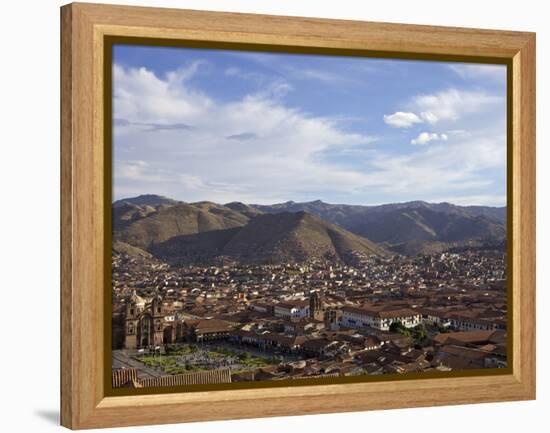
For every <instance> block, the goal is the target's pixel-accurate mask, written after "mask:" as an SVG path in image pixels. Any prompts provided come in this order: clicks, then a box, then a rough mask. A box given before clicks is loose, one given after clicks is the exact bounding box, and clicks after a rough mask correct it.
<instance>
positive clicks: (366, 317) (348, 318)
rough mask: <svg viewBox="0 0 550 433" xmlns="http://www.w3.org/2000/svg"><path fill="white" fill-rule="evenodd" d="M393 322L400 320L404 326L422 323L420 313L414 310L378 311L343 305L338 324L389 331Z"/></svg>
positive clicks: (408, 326)
mask: <svg viewBox="0 0 550 433" xmlns="http://www.w3.org/2000/svg"><path fill="white" fill-rule="evenodd" d="M393 322H401V323H402V324H403V326H405V327H406V328H414V327H415V326H417V325H420V324H421V323H422V315H421V314H420V313H418V312H416V311H414V310H411V309H408V308H403V309H399V310H390V311H378V310H372V309H368V308H358V307H343V308H342V318H341V319H340V324H341V325H342V326H345V327H348V328H356V329H361V328H375V329H378V330H380V331H389V329H390V326H391V324H392V323H393Z"/></svg>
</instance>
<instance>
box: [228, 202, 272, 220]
mask: <svg viewBox="0 0 550 433" xmlns="http://www.w3.org/2000/svg"><path fill="white" fill-rule="evenodd" d="M224 206H225V207H228V208H229V209H233V210H235V211H237V212H240V213H242V214H244V215H246V216H247V217H249V218H252V217H255V216H257V215H260V214H262V213H263V212H262V211H261V210H259V209H256V208H255V207H252V206H249V205H247V204H244V203H241V202H240V201H233V202H231V203H226V204H224Z"/></svg>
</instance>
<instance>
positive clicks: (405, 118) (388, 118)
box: [384, 111, 422, 128]
mask: <svg viewBox="0 0 550 433" xmlns="http://www.w3.org/2000/svg"><path fill="white" fill-rule="evenodd" d="M384 122H385V123H386V124H388V125H390V126H393V127H395V128H408V127H410V126H412V125H414V124H415V123H422V119H420V118H419V117H418V116H417V115H416V114H414V113H407V112H403V111H397V112H395V113H393V114H389V115H388V114H384Z"/></svg>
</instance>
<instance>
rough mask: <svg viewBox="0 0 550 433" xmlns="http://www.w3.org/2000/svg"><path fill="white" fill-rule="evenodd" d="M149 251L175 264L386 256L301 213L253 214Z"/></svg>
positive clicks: (371, 245)
mask: <svg viewBox="0 0 550 433" xmlns="http://www.w3.org/2000/svg"><path fill="white" fill-rule="evenodd" d="M150 251H151V252H152V253H153V254H154V255H155V256H157V257H159V258H162V259H164V260H168V261H170V262H176V263H201V262H208V261H210V262H211V261H212V260H214V259H216V258H220V257H224V258H227V259H231V260H235V261H237V262H239V263H245V264H248V263H303V262H307V261H310V260H312V259H320V260H325V259H326V260H330V261H341V262H344V263H352V262H354V261H356V260H357V259H358V257H359V256H373V255H374V256H386V255H388V252H387V251H386V250H385V249H384V248H382V247H380V246H378V245H376V244H375V243H373V242H371V241H369V240H368V239H365V238H362V237H360V236H357V235H354V234H353V233H350V232H348V231H346V230H344V229H342V228H341V227H338V226H336V225H334V224H330V223H327V222H325V221H323V220H321V219H320V218H319V217H317V216H315V215H311V214H308V213H306V212H296V213H289V212H283V213H278V214H266V215H258V216H256V217H254V218H252V219H251V220H250V222H249V223H248V224H247V225H245V226H243V227H241V228H233V229H229V230H219V231H215V232H207V233H199V234H196V235H187V236H177V237H174V238H172V239H169V240H167V241H166V242H162V243H160V244H156V245H154V246H152V247H151V248H150Z"/></svg>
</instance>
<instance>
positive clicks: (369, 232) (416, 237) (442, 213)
mask: <svg viewBox="0 0 550 433" xmlns="http://www.w3.org/2000/svg"><path fill="white" fill-rule="evenodd" d="M251 206H252V207H255V208H256V209H259V210H261V211H262V212H266V213H279V212H297V211H306V212H310V213H313V214H315V215H318V216H319V217H320V218H322V219H323V220H325V221H328V222H331V223H334V224H337V225H339V226H341V227H343V228H345V229H346V230H349V231H350V232H352V233H355V234H357V235H360V236H364V237H366V238H368V239H371V240H372V241H374V242H378V243H384V245H386V246H387V247H389V248H391V249H394V250H395V251H397V252H399V253H406V254H410V255H414V254H417V253H428V252H430V251H433V252H439V251H443V250H445V249H446V248H447V247H449V246H451V244H452V245H456V244H457V243H460V242H467V241H471V240H474V239H475V240H482V239H490V240H495V239H504V238H505V236H506V229H505V224H506V208H505V207H500V208H497V207H488V206H456V205H453V204H450V203H426V202H423V201H414V202H408V203H396V204H386V205H380V206H357V205H338V204H329V203H324V202H322V201H320V200H317V201H313V202H306V203H295V202H292V201H290V202H286V203H280V204H275V205H270V206H265V205H251Z"/></svg>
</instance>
